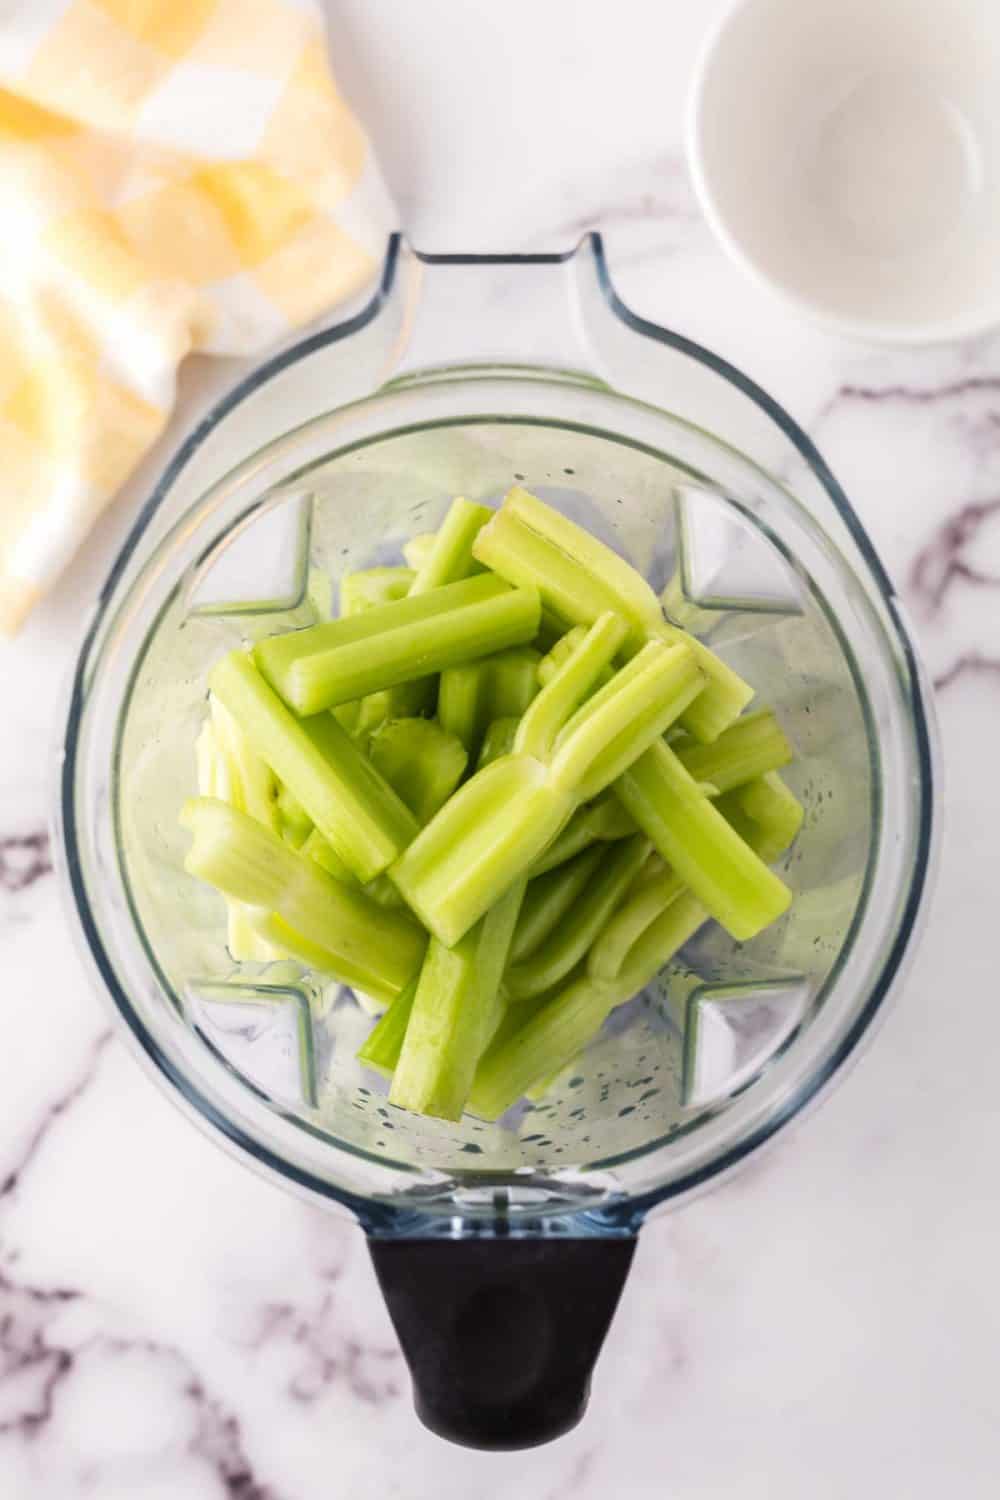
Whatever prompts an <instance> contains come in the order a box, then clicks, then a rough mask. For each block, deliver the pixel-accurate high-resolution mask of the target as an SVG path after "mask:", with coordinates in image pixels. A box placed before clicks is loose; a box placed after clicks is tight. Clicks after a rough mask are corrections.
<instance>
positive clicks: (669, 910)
mask: <svg viewBox="0 0 1000 1500" xmlns="http://www.w3.org/2000/svg"><path fill="white" fill-rule="evenodd" d="M707 921H708V912H707V911H706V910H705V908H704V907H703V906H702V904H701V902H700V901H698V900H697V898H696V897H694V896H692V895H691V893H690V891H681V892H680V894H679V895H677V896H675V897H674V898H673V900H672V901H668V902H667V905H666V906H665V907H664V909H663V911H662V912H661V913H660V915H659V916H658V917H656V918H654V920H653V921H652V922H650V924H649V926H648V927H647V928H646V929H645V931H644V932H643V933H641V934H640V936H639V937H638V938H637V939H636V941H635V942H634V943H633V944H632V947H631V948H630V949H629V952H628V954H627V955H626V958H625V961H624V963H623V964H622V966H621V968H620V969H619V971H618V977H617V979H615V980H614V984H615V985H616V986H617V990H618V994H619V996H620V999H618V1000H617V1001H616V1004H619V1005H623V1004H624V1003H625V1001H626V1000H631V999H632V996H633V995H637V994H638V993H639V991H640V990H644V989H645V988H646V986H647V984H651V983H652V981H653V980H654V979H655V978H656V976H657V974H659V972H660V970H661V969H662V968H663V966H664V964H667V963H669V962H670V960H671V959H672V958H673V956H674V954H675V953H677V952H678V950H679V949H681V948H683V946H684V944H685V943H686V942H688V941H689V940H690V939H691V938H693V937H694V935H695V933H696V932H697V931H698V929H699V927H703V926H704V925H705V923H706V922H707Z"/></svg>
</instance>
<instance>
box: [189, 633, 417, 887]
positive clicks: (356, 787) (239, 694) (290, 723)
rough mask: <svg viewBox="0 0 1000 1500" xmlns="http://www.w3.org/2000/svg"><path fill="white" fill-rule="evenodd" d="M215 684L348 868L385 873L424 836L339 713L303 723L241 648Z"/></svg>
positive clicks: (219, 666)
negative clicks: (419, 834) (416, 838)
mask: <svg viewBox="0 0 1000 1500" xmlns="http://www.w3.org/2000/svg"><path fill="white" fill-rule="evenodd" d="M319 628H320V629H323V628H325V627H322V626H321V627H319ZM209 680H210V684H211V688H212V691H213V693H215V694H216V696H217V697H218V698H219V699H220V700H221V701H222V702H223V703H224V704H225V705H226V707H227V708H228V709H229V710H230V712H231V713H232V714H233V715H234V717H235V718H236V719H237V720H238V722H239V725H240V728H241V729H242V730H243V732H244V734H245V735H246V737H247V739H248V740H249V741H250V744H251V745H252V746H253V748H254V749H255V750H256V752H257V754H258V755H259V756H260V757H261V758H262V759H263V760H264V761H266V762H267V764H268V765H269V766H270V767H271V769H272V770H273V771H274V773H275V775H277V776H278V777H279V778H280V780H281V781H283V782H284V783H285V785H286V786H287V787H288V788H289V790H290V791H291V792H292V794H293V795H294V796H295V797H296V798H297V799H298V801H299V802H300V803H301V804H302V806H303V807H304V808H305V811H306V813H307V814H308V816H309V817H310V818H311V819H312V821H313V822H314V823H315V825H316V827H317V828H318V829H319V831H320V833H322V835H323V837H324V838H326V839H327V840H328V841H329V842H330V843H331V844H332V845H333V847H334V849H335V850H336V851H337V853H338V854H339V855H340V857H341V859H342V860H343V861H344V862H345V864H347V865H348V866H349V867H350V869H352V870H353V871H354V873H355V874H356V875H357V876H358V877H359V879H361V880H373V879H374V878H375V876H376V875H380V874H381V873H382V871H383V870H384V869H386V868H387V866H388V865H390V864H391V863H392V861H393V860H394V859H396V858H397V857H398V856H399V854H400V853H401V851H402V850H403V849H404V848H405V847H406V845H407V844H408V843H409V842H410V840H411V839H412V838H413V836H414V834H415V833H416V832H417V824H416V820H415V818H414V817H413V814H412V813H411V812H410V810H409V808H408V807H407V806H406V804H405V803H404V802H403V801H401V799H400V798H399V797H398V796H397V795H396V793H395V792H394V791H393V790H392V787H391V786H389V784H388V782H387V781H385V780H384V778H383V777H382V776H380V775H379V773H378V771H376V769H375V767H374V766H373V765H372V764H371V762H370V761H368V760H367V759H366V757H365V756H364V754H363V753H362V751H361V750H360V749H359V748H358V746H357V745H355V743H354V741H353V740H352V739H351V738H350V736H349V735H348V734H346V733H345V731H344V730H343V729H342V728H341V727H340V725H339V724H338V723H337V721H336V719H334V717H333V715H332V714H318V715H317V716H316V717H315V718H312V719H309V720H306V721H305V722H301V721H300V720H298V719H296V718H295V716H294V715H293V714H291V713H290V712H289V711H288V709H287V708H286V707H285V705H284V704H283V703H282V701H281V699H280V698H279V697H278V695H277V694H276V693H275V692H273V691H272V690H271V688H270V687H269V686H268V685H267V683H266V682H265V681H264V679H263V677H262V676H261V675H260V673H259V672H258V671H257V670H256V669H255V667H254V665H253V662H252V661H251V660H250V658H249V657H248V656H247V655H245V654H244V652H242V651H231V652H230V653H229V655H228V656H224V657H223V658H222V660H221V661H219V662H216V664H215V667H214V668H213V669H212V673H211V676H210V679H209Z"/></svg>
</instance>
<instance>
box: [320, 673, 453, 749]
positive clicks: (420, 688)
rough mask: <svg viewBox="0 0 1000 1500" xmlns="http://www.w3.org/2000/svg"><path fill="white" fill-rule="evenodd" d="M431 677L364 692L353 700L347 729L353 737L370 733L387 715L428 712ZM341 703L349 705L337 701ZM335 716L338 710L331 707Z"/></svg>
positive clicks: (403, 716) (431, 697)
mask: <svg viewBox="0 0 1000 1500" xmlns="http://www.w3.org/2000/svg"><path fill="white" fill-rule="evenodd" d="M435 682H436V679H435V678H434V677H418V678H415V679H414V681H413V682H399V683H397V684H396V686H395V687H391V688H383V689H382V691H381V692H379V693H368V694H366V696H365V697H364V698H360V699H357V700H356V703H357V713H356V715H355V717H354V727H353V729H352V730H351V731H350V732H351V733H352V734H353V735H354V737H355V738H356V739H359V738H361V736H363V735H366V734H374V733H375V731H376V730H377V729H380V728H381V727H382V725H383V724H386V723H388V721H389V720H390V719H416V718H419V717H420V716H421V715H422V714H425V713H429V712H430V710H431V709H432V707H433V705H434V686H435ZM340 706H341V707H353V706H354V705H351V704H341V705H340ZM332 712H333V715H334V717H335V718H338V717H339V710H338V709H336V708H335V709H333V710H332Z"/></svg>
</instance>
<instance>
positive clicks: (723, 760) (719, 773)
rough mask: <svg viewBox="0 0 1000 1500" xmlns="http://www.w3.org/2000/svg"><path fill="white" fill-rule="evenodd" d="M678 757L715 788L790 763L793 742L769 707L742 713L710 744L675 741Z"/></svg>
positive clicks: (728, 786)
mask: <svg viewBox="0 0 1000 1500" xmlns="http://www.w3.org/2000/svg"><path fill="white" fill-rule="evenodd" d="M674 749H675V751H676V753H677V759H678V760H679V761H680V763H681V765H682V766H683V767H684V769H685V770H686V771H687V772H688V773H689V774H690V775H691V776H693V777H694V779H695V781H700V782H706V783H710V784H711V785H712V786H714V787H715V788H716V792H717V793H720V792H728V791H730V790H731V789H732V788H733V787H735V786H741V785H742V784H743V783H744V782H746V781H752V780H753V779H754V778H755V777H757V776H763V775H764V774H765V773H766V772H767V771H776V770H777V769H778V768H779V766H787V765H788V763H789V761H790V760H791V759H792V757H793V751H792V747H791V745H790V744H789V743H788V740H787V738H786V736H785V734H784V733H783V731H782V729H781V726H780V724H779V723H778V721H777V719H776V718H775V717H774V714H773V713H772V712H771V710H770V709H769V708H761V709H758V710H757V711H756V713H752V714H743V715H742V717H741V718H739V719H737V720H736V721H735V723H733V724H730V726H729V728H728V729H725V730H723V732H722V734H720V735H719V737H718V739H716V740H713V741H712V743H711V744H710V745H702V744H698V743H695V742H691V743H688V744H684V745H681V744H675V745H674Z"/></svg>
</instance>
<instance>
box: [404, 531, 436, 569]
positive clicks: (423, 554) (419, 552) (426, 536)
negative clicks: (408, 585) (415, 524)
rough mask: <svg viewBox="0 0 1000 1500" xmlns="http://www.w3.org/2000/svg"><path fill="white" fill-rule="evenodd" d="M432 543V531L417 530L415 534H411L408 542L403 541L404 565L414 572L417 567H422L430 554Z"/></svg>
mask: <svg viewBox="0 0 1000 1500" xmlns="http://www.w3.org/2000/svg"><path fill="white" fill-rule="evenodd" d="M433 545H434V532H433V531H419V532H418V533H417V535H416V536H411V537H410V540H409V541H408V542H404V543H403V556H404V557H405V559H406V566H407V567H408V568H412V569H413V571H414V572H416V571H417V569H418V568H422V567H423V565H424V563H425V562H426V561H427V558H428V557H429V555H430V550H431V548H432V547H433Z"/></svg>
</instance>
